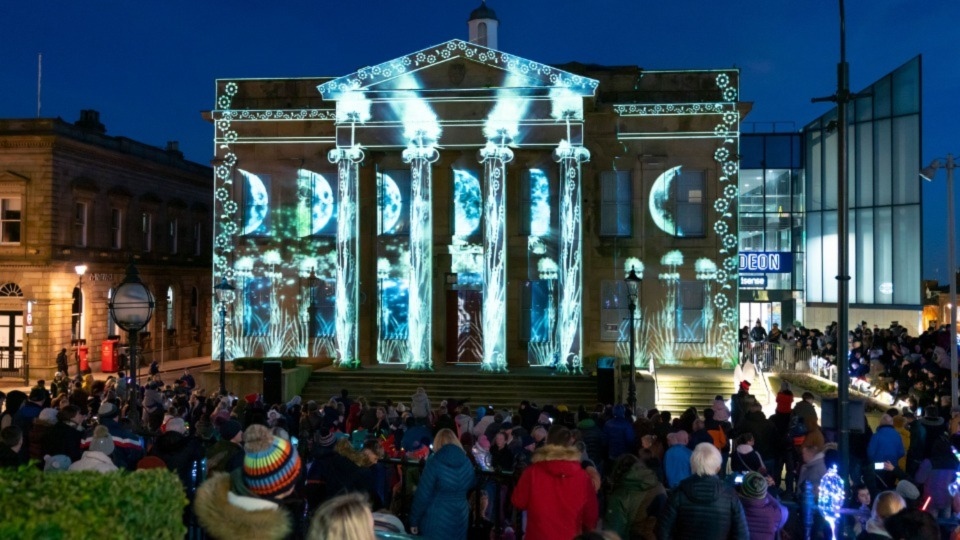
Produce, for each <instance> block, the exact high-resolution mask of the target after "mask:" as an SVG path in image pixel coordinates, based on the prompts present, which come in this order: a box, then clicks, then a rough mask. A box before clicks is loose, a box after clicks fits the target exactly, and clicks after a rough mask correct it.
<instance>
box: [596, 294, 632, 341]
mask: <svg viewBox="0 0 960 540" xmlns="http://www.w3.org/2000/svg"><path fill="white" fill-rule="evenodd" d="M629 307H630V298H629V297H628V296H627V284H626V283H624V282H623V281H622V280H604V281H601V282H600V340H601V341H627V340H629V339H630V332H629V328H628V325H629V324H630V309H629Z"/></svg>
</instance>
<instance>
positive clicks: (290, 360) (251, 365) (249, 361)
mask: <svg viewBox="0 0 960 540" xmlns="http://www.w3.org/2000/svg"><path fill="white" fill-rule="evenodd" d="M264 362H280V363H281V364H283V369H293V368H295V367H297V364H299V363H300V359H299V358H297V357H278V358H269V357H267V358H260V357H255V356H241V357H240V358H234V359H233V369H234V370H236V371H244V370H248V369H252V370H254V371H263V363H264Z"/></svg>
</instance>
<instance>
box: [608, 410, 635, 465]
mask: <svg viewBox="0 0 960 540" xmlns="http://www.w3.org/2000/svg"><path fill="white" fill-rule="evenodd" d="M603 437H604V438H605V439H606V441H607V456H606V457H607V459H608V460H609V462H610V463H613V462H614V461H616V460H617V458H619V457H620V456H622V455H623V454H627V453H630V452H632V451H633V447H634V445H635V444H636V442H637V434H636V432H635V431H634V430H633V421H632V420H630V419H628V418H626V409H625V408H624V406H623V405H619V404H618V405H615V406H614V407H613V418H611V419H610V420H607V421H606V423H604V424H603Z"/></svg>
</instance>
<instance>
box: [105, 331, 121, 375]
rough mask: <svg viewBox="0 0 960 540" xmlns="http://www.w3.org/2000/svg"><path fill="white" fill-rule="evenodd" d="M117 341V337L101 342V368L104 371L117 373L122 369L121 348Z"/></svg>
mask: <svg viewBox="0 0 960 540" xmlns="http://www.w3.org/2000/svg"><path fill="white" fill-rule="evenodd" d="M117 343H118V340H116V339H106V340H104V341H101V342H100V370H101V371H103V372H104V373H116V372H117V370H119V369H120V362H119V358H120V350H119V347H117Z"/></svg>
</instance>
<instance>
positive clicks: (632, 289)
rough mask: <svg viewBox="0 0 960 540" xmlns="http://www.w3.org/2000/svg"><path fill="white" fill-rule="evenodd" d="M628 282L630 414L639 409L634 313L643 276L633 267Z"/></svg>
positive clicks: (628, 275)
mask: <svg viewBox="0 0 960 540" xmlns="http://www.w3.org/2000/svg"><path fill="white" fill-rule="evenodd" d="M624 281H625V282H626V283H627V297H628V298H629V299H630V306H629V307H630V388H629V393H628V394H627V404H628V405H629V406H630V414H636V411H637V363H636V354H637V352H636V351H637V337H636V331H635V329H634V325H635V324H636V323H635V322H634V318H635V317H634V313H635V312H636V311H637V292H638V291H639V289H640V283H641V282H643V278H641V277H640V276H638V275H637V272H636V271H635V270H634V269H633V268H631V269H630V273H629V274H627V277H626V278H624Z"/></svg>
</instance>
